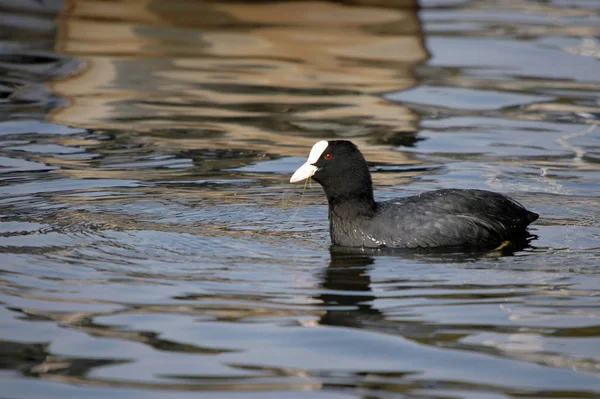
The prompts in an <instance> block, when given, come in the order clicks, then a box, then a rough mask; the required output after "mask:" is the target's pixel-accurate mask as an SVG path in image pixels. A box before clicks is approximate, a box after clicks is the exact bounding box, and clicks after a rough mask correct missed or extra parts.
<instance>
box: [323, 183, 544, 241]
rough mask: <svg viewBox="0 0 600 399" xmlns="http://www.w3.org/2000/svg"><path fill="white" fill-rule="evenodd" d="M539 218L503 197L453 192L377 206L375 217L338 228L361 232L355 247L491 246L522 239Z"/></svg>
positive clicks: (447, 191)
mask: <svg viewBox="0 0 600 399" xmlns="http://www.w3.org/2000/svg"><path fill="white" fill-rule="evenodd" d="M537 218H538V215H537V214H536V213H533V212H530V211H528V210H527V209H525V208H524V207H523V206H522V205H521V204H519V203H518V202H516V201H514V200H512V199H510V198H508V197H506V196H504V195H501V194H497V193H493V192H490V191H484V190H457V189H449V190H438V191H431V192H426V193H423V194H420V195H416V196H412V197H405V198H400V199H396V200H392V201H386V202H380V203H377V207H376V211H375V213H374V214H373V215H372V217H364V218H357V219H356V220H354V221H352V222H349V223H351V224H352V225H353V226H349V227H348V228H347V229H338V230H340V231H341V230H351V231H354V230H357V231H362V232H363V233H364V234H363V236H364V237H366V238H367V239H363V243H360V244H359V243H358V242H357V241H359V240H357V239H356V238H355V239H354V241H355V243H356V244H358V245H354V246H386V247H405V248H406V247H408V248H415V247H422V248H430V247H440V246H469V247H486V246H487V247H489V246H492V245H497V244H500V243H502V242H503V241H507V240H511V239H514V238H515V237H517V236H522V235H523V233H525V231H526V227H527V225H529V224H530V223H531V222H533V221H535V220H536V219H537ZM332 238H333V239H334V242H336V241H340V240H344V239H346V240H347V239H348V238H347V237H332ZM343 245H348V243H346V244H343Z"/></svg>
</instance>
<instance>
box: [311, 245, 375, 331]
mask: <svg viewBox="0 0 600 399" xmlns="http://www.w3.org/2000/svg"><path fill="white" fill-rule="evenodd" d="M330 252H331V261H330V262H329V266H328V267H327V269H325V270H324V271H323V276H322V279H323V282H322V288H323V290H322V293H321V295H319V297H318V299H320V300H321V301H322V303H323V304H324V305H325V308H326V309H327V311H326V312H325V314H324V315H323V316H322V317H321V319H320V321H319V324H326V325H334V326H360V325H361V324H362V323H363V322H364V321H365V319H380V318H381V317H382V316H381V313H380V312H379V311H378V310H376V309H374V308H373V307H372V305H373V301H374V300H375V295H374V294H373V292H372V289H371V277H370V275H369V270H370V268H371V267H372V265H373V264H374V263H375V259H374V258H373V257H372V256H369V255H365V254H363V253H356V252H355V253H352V252H342V251H337V250H335V249H333V248H332V249H331V251H330Z"/></svg>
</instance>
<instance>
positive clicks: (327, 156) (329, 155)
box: [325, 153, 333, 161]
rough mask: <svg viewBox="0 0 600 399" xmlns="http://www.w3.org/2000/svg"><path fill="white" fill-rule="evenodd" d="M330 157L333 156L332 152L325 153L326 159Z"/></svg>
mask: <svg viewBox="0 0 600 399" xmlns="http://www.w3.org/2000/svg"><path fill="white" fill-rule="evenodd" d="M331 158H333V154H332V153H328V154H325V159H326V160H328V161H329V160H330V159H331Z"/></svg>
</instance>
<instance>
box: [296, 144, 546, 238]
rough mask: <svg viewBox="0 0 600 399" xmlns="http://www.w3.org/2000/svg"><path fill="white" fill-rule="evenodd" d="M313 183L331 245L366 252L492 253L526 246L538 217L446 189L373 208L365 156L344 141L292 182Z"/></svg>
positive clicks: (493, 198) (320, 148)
mask: <svg viewBox="0 0 600 399" xmlns="http://www.w3.org/2000/svg"><path fill="white" fill-rule="evenodd" d="M309 177H311V178H312V179H313V180H315V181H317V182H318V183H319V184H321V186H323V189H324V190H325V195H326V196H327V201H328V202H329V226H330V234H331V241H332V243H333V244H335V245H341V246H347V247H367V248H380V247H392V248H433V247H446V246H461V247H471V248H475V247H478V248H482V247H486V248H494V247H497V246H499V245H501V244H502V243H504V242H506V241H512V242H513V243H516V242H520V241H523V240H524V239H525V238H526V237H527V236H528V233H527V230H526V228H527V225H529V224H530V223H531V222H533V221H535V220H536V219H537V218H538V214H536V213H533V212H530V211H528V210H527V209H525V208H524V207H523V206H522V205H521V204H519V203H518V202H516V201H514V200H512V199H510V198H508V197H506V196H504V195H501V194H497V193H493V192H490V191H484V190H459V189H447V190H437V191H431V192H426V193H423V194H419V195H416V196H412V197H406V198H399V199H395V200H391V201H386V202H375V200H374V198H373V183H372V181H371V174H370V172H369V168H368V166H367V162H366V161H365V159H364V157H363V155H362V154H361V153H360V151H359V150H358V148H357V147H356V146H355V145H354V144H353V143H351V142H349V141H345V140H335V141H320V142H318V143H317V144H315V145H314V147H313V149H312V150H311V153H310V155H309V158H308V161H307V162H306V163H305V164H304V165H302V166H301V167H300V168H299V169H298V170H297V171H296V173H294V175H293V176H292V178H291V179H290V181H291V182H292V183H293V182H297V181H301V180H304V179H307V178H309Z"/></svg>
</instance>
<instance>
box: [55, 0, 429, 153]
mask: <svg viewBox="0 0 600 399" xmlns="http://www.w3.org/2000/svg"><path fill="white" fill-rule="evenodd" d="M59 32H60V33H59V35H58V40H57V45H56V48H57V51H59V52H62V53H67V54H72V55H75V56H78V57H81V58H83V59H84V60H85V61H86V65H87V67H86V69H85V71H83V72H81V73H79V74H77V75H75V76H71V77H68V78H65V79H63V80H61V81H58V82H54V83H52V88H53V90H54V91H55V92H57V93H60V94H61V95H62V96H64V97H66V98H68V99H69V100H70V104H69V106H67V107H64V108H62V109H59V110H57V111H55V112H54V113H53V114H52V115H51V116H50V118H51V119H52V120H53V121H56V122H59V123H64V124H69V125H77V126H83V127H88V128H98V127H102V128H105V129H106V128H112V129H120V130H123V131H125V132H131V131H135V132H144V133H146V134H144V135H141V136H135V135H131V137H129V139H130V140H131V141H133V142H136V143H143V144H144V145H151V146H155V147H160V148H168V149H181V148H185V149H194V148H231V147H238V148H247V149H253V150H257V151H266V150H267V149H269V150H271V151H272V148H273V146H274V145H276V146H277V153H278V154H281V155H305V153H306V147H309V146H311V145H312V144H313V143H314V142H315V141H316V140H317V139H320V138H330V137H351V138H352V139H353V140H354V141H355V142H357V143H358V144H359V145H360V146H361V147H362V148H365V149H366V151H365V152H366V153H367V156H368V154H369V153H375V152H376V153H377V158H378V160H380V161H386V162H400V161H403V162H404V161H406V160H404V159H403V157H402V155H401V154H399V153H398V152H393V151H391V150H390V146H389V143H390V142H393V141H394V138H395V136H396V135H398V134H400V135H402V134H411V133H413V132H414V131H415V130H416V123H417V116H416V115H415V114H414V113H413V112H411V111H410V110H408V109H407V108H406V107H403V106H401V105H399V104H397V103H393V102H390V101H387V100H385V99H382V98H381V97H380V93H382V92H385V91H391V90H400V89H406V88H410V87H412V86H414V85H415V84H416V80H415V77H414V76H413V68H414V67H415V66H416V65H417V64H419V63H421V62H422V61H424V60H425V59H426V58H427V56H428V55H427V52H426V50H425V49H424V47H423V43H422V36H421V28H420V25H419V21H418V18H417V14H416V7H415V2H406V1H404V2H392V3H389V5H387V6H386V8H378V7H375V6H371V5H344V4H337V3H327V2H281V3H268V4H259V3H250V2H248V3H212V2H181V3H178V4H177V7H175V6H174V5H173V2H170V1H139V2H117V3H113V2H111V3H104V2H97V1H85V0H80V1H78V0H73V1H70V2H69V6H68V7H65V11H64V12H63V14H62V16H61V18H60V23H59ZM125 132H123V133H122V134H127V133H125ZM173 133H185V134H181V135H179V136H178V137H174V134H173ZM385 144H387V145H385Z"/></svg>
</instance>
